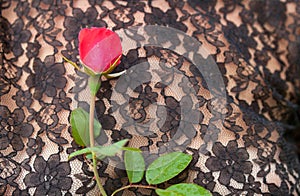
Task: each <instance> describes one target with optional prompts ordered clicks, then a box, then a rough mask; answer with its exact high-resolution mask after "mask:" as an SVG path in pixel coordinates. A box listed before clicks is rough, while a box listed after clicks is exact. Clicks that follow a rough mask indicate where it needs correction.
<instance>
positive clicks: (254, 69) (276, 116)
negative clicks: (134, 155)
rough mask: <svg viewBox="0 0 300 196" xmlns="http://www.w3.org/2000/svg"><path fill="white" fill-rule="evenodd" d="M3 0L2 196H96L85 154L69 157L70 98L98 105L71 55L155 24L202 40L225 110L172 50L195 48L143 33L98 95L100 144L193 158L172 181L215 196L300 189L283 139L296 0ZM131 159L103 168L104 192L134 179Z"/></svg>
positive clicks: (294, 74) (293, 92) (296, 47)
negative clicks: (100, 31)
mask: <svg viewBox="0 0 300 196" xmlns="http://www.w3.org/2000/svg"><path fill="white" fill-rule="evenodd" d="M0 5H1V9H0V11H1V17H0V22H1V23H0V24H1V25H0V43H1V45H0V52H1V55H0V62H1V64H0V65H1V71H0V76H1V77H0V195H74V194H79V195H86V194H89V195H90V194H96V193H97V188H96V186H95V185H96V184H95V181H94V179H93V173H92V172H91V170H90V169H89V167H88V165H87V164H86V163H85V162H84V158H83V157H78V158H76V159H72V160H70V161H67V157H68V154H70V153H71V152H73V151H74V150H76V149H79V148H80V147H79V146H77V145H76V144H75V143H74V141H72V138H71V129H70V127H69V124H68V118H69V115H70V111H71V109H72V107H73V106H74V105H73V104H77V105H79V106H80V107H82V108H84V109H88V107H89V106H88V104H87V99H88V97H87V96H86V95H85V94H84V91H85V89H86V86H87V83H86V77H85V76H84V75H83V74H81V73H75V71H74V70H73V69H72V68H71V67H68V65H66V64H65V63H64V62H63V61H62V58H61V54H62V55H64V56H65V57H67V58H68V59H70V60H72V61H74V62H79V59H78V40H77V36H78V33H79V30H80V29H81V28H83V27H92V26H97V27H104V26H105V27H109V28H111V29H112V30H114V31H117V32H118V31H120V30H123V29H130V28H131V27H138V26H145V25H160V26H166V27H171V28H175V29H177V30H180V31H181V32H184V33H185V34H187V35H188V36H191V37H193V38H195V39H197V40H198V41H199V42H200V43H201V44H202V46H205V48H206V50H207V51H209V54H208V56H209V58H211V59H213V60H214V61H215V62H216V65H217V66H218V69H219V71H220V73H221V75H222V80H223V81H224V84H225V87H226V89H225V91H226V97H224V103H223V102H220V100H219V99H216V98H215V97H214V96H212V95H211V94H210V90H212V89H210V88H209V85H208V84H207V81H205V77H204V76H203V74H204V73H200V72H199V70H197V68H196V67H195V65H193V63H192V62H191V61H190V60H189V59H188V58H186V56H185V55H182V54H178V53H176V52H174V51H175V48H177V47H182V48H183V49H184V51H185V54H188V53H189V52H190V51H193V50H196V49H197V48H196V49H195V47H197V46H196V45H194V44H193V43H189V42H187V41H186V40H183V41H182V40H181V39H182V38H181V37H180V36H173V37H174V39H172V40H169V39H168V38H169V36H165V37H163V36H160V37H159V36H157V35H155V34H153V33H151V32H145V34H143V35H139V34H135V33H136V32H134V31H133V30H134V29H133V30H132V31H131V32H130V33H132V34H131V35H132V37H133V38H134V39H132V40H131V43H133V44H136V45H137V47H136V48H134V49H130V50H128V51H124V55H123V57H122V62H121V64H120V65H119V66H118V67H117V69H116V71H121V70H124V69H126V70H129V71H128V73H127V74H126V75H124V77H121V78H120V79H118V80H110V81H105V82H103V84H102V86H101V89H100V91H99V93H98V94H97V98H98V99H97V101H96V113H97V117H98V118H99V121H100V122H101V124H102V127H103V131H102V132H101V135H100V136H99V137H98V138H97V139H96V140H97V143H99V144H107V143H111V142H116V141H119V140H121V139H125V138H128V139H130V145H132V146H135V147H139V148H140V149H141V150H142V151H143V153H144V156H145V158H146V162H147V163H149V162H151V160H153V159H154V158H155V157H157V156H159V154H162V153H165V152H168V151H170V150H182V151H185V152H186V153H189V154H192V155H193V161H192V163H191V164H190V166H189V168H188V170H187V171H185V172H183V173H182V174H180V175H179V176H177V177H176V178H175V179H174V180H171V181H170V182H169V184H172V183H177V182H182V181H186V182H194V183H197V184H199V185H201V186H203V187H205V188H207V189H208V190H210V191H211V192H212V193H213V195H255V194H258V195H298V194H300V187H299V184H300V182H299V174H300V167H299V161H298V158H297V154H296V151H295V149H294V146H293V145H292V144H291V143H290V142H289V141H287V140H286V139H285V138H284V134H285V132H286V131H288V130H289V129H290V127H291V126H290V124H289V123H290V122H291V119H295V118H297V111H296V110H297V107H298V106H297V103H298V102H299V99H298V98H297V95H298V93H299V90H298V89H299V84H300V83H299V82H300V77H299V62H300V59H299V58H300V56H299V53H300V44H299V38H300V33H299V29H300V23H299V21H300V4H299V2H298V1H293V0H285V1H277V0H276V1H273V0H267V1H257V0H253V1H241V0H239V1H233V0H226V1H192V0H186V1H177V0H165V1H133V0H132V1H121V0H120V1H103V0H88V1H73V0H70V1H62V0H28V1H26V0H21V1H19V0H3V1H2V3H1V4H0ZM131 35H129V37H130V36H131ZM147 36H148V37H151V38H153V39H160V40H158V41H159V42H161V43H167V42H168V44H169V47H168V48H169V49H164V48H156V47H153V46H141V45H139V41H142V40H143V39H145V38H147ZM163 38H165V39H163ZM171 49H174V51H172V50H171ZM202 59H206V57H202ZM206 60H207V59H206ZM203 62H204V61H203ZM135 65H138V66H135ZM193 95H196V96H193ZM225 99H226V100H225ZM122 164H123V163H122V161H121V158H120V157H116V158H114V159H110V160H107V161H104V162H102V163H99V168H98V169H99V173H100V177H101V178H102V180H103V182H104V188H105V189H106V190H107V192H108V194H111V193H112V192H113V191H114V190H116V189H117V188H119V187H120V186H122V184H125V183H127V179H126V173H125V172H124V170H122V169H121V168H122V167H123V166H122ZM187 173H188V175H187ZM159 186H167V184H163V185H159ZM122 194H123V195H129V194H132V195H154V194H155V193H154V192H152V191H149V190H142V189H134V190H132V189H130V190H126V191H123V193H122Z"/></svg>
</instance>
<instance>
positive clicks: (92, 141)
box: [89, 93, 107, 196]
mask: <svg viewBox="0 0 300 196" xmlns="http://www.w3.org/2000/svg"><path fill="white" fill-rule="evenodd" d="M95 101H96V96H95V95H94V94H93V93H91V102H90V120H89V129H90V130H89V131H90V147H94V146H95V136H94V114H95ZM92 157H93V172H94V176H95V179H96V182H97V185H98V187H99V190H100V193H101V194H102V195H103V196H107V194H106V192H105V190H104V188H103V186H102V184H101V180H100V177H99V173H98V170H97V158H96V154H95V152H93V153H92Z"/></svg>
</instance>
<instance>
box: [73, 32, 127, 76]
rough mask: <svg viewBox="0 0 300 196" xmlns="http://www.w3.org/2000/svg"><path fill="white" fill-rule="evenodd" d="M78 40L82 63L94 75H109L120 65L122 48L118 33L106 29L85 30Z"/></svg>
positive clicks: (80, 33)
mask: <svg viewBox="0 0 300 196" xmlns="http://www.w3.org/2000/svg"><path fill="white" fill-rule="evenodd" d="M78 39H79V55H80V59H81V62H82V63H83V65H84V66H85V67H86V68H87V69H89V71H92V72H93V73H94V74H103V73H109V72H111V71H112V70H113V68H114V67H115V66H117V65H118V64H119V63H120V57H121V55H122V46H121V40H120V37H119V36H118V34H117V33H115V32H113V31H111V30H109V29H106V28H104V27H101V28H98V27H92V28H84V29H82V30H81V31H80V32H79V36H78Z"/></svg>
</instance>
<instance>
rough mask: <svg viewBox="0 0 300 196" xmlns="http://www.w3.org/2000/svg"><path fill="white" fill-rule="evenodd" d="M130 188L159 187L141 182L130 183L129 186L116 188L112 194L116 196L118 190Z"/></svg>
mask: <svg viewBox="0 0 300 196" xmlns="http://www.w3.org/2000/svg"><path fill="white" fill-rule="evenodd" d="M129 188H144V189H157V187H154V186H149V185H141V184H130V185H127V186H123V187H121V188H119V189H117V190H115V192H113V194H112V195H111V196H114V195H115V194H117V193H118V192H120V191H122V190H124V189H129Z"/></svg>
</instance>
